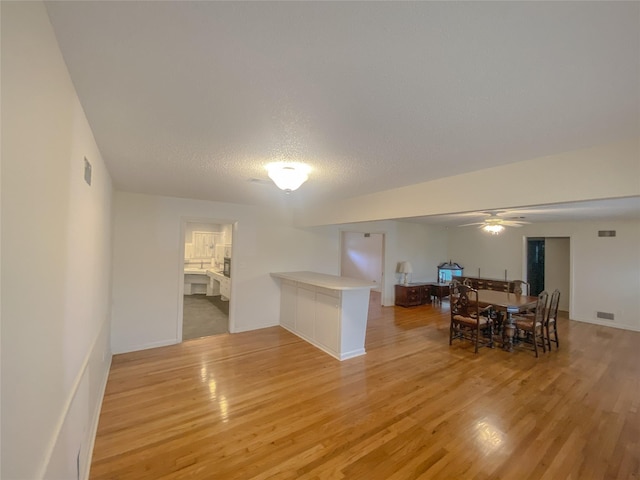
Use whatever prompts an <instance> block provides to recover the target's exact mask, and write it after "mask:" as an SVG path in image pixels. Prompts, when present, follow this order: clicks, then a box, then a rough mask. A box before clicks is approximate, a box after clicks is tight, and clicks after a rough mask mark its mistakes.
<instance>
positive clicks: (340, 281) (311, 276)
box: [271, 271, 377, 290]
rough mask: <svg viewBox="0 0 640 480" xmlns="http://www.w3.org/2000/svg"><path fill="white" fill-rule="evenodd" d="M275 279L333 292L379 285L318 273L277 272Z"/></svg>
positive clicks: (274, 275) (273, 274)
mask: <svg viewBox="0 0 640 480" xmlns="http://www.w3.org/2000/svg"><path fill="white" fill-rule="evenodd" d="M271 276H272V277H275V278H284V279H286V280H291V281H294V282H302V283H306V284H308V285H314V286H316V287H323V288H329V289H331V290H360V289H372V288H375V287H376V286H377V285H376V284H375V283H373V282H366V281H364V280H358V279H356V278H349V277H339V276H337V275H327V274H325V273H316V272H306V271H301V272H276V273H272V274H271Z"/></svg>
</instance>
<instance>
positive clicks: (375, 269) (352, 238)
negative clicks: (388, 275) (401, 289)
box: [340, 232, 385, 304]
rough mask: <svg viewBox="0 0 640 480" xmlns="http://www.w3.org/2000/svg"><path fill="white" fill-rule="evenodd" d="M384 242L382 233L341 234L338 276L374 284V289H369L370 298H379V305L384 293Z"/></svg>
mask: <svg viewBox="0 0 640 480" xmlns="http://www.w3.org/2000/svg"><path fill="white" fill-rule="evenodd" d="M384 240H385V238H384V233H363V232H342V234H341V258H340V275H341V276H343V277H351V278H357V279H359V280H365V281H367V282H373V283H375V284H376V287H375V288H373V289H371V292H372V297H375V298H379V299H380V303H381V304H382V297H383V293H384V292H383V290H384ZM374 293H375V294H374ZM377 294H379V295H377Z"/></svg>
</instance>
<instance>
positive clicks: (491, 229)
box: [482, 225, 504, 235]
mask: <svg viewBox="0 0 640 480" xmlns="http://www.w3.org/2000/svg"><path fill="white" fill-rule="evenodd" d="M482 230H484V231H485V232H488V233H490V234H491V235H498V234H499V233H500V232H502V231H503V230H504V227H503V226H502V225H483V226H482Z"/></svg>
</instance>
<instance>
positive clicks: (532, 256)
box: [527, 238, 544, 296]
mask: <svg viewBox="0 0 640 480" xmlns="http://www.w3.org/2000/svg"><path fill="white" fill-rule="evenodd" d="M527 281H528V282H529V286H530V292H531V293H530V295H534V296H535V295H538V294H539V293H540V292H541V291H543V290H544V238H528V239H527Z"/></svg>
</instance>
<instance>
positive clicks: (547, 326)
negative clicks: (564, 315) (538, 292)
mask: <svg viewBox="0 0 640 480" xmlns="http://www.w3.org/2000/svg"><path fill="white" fill-rule="evenodd" d="M559 303H560V290H558V289H557V288H556V289H555V290H554V291H553V293H552V294H551V300H550V301H549V309H548V310H547V318H546V319H545V321H544V333H545V338H546V341H547V345H548V346H549V351H551V342H554V343H555V344H556V348H560V342H559V340H558V329H557V325H558V324H557V318H558V305H559ZM552 334H553V337H554V338H553V339H552V338H551V335H552Z"/></svg>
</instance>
